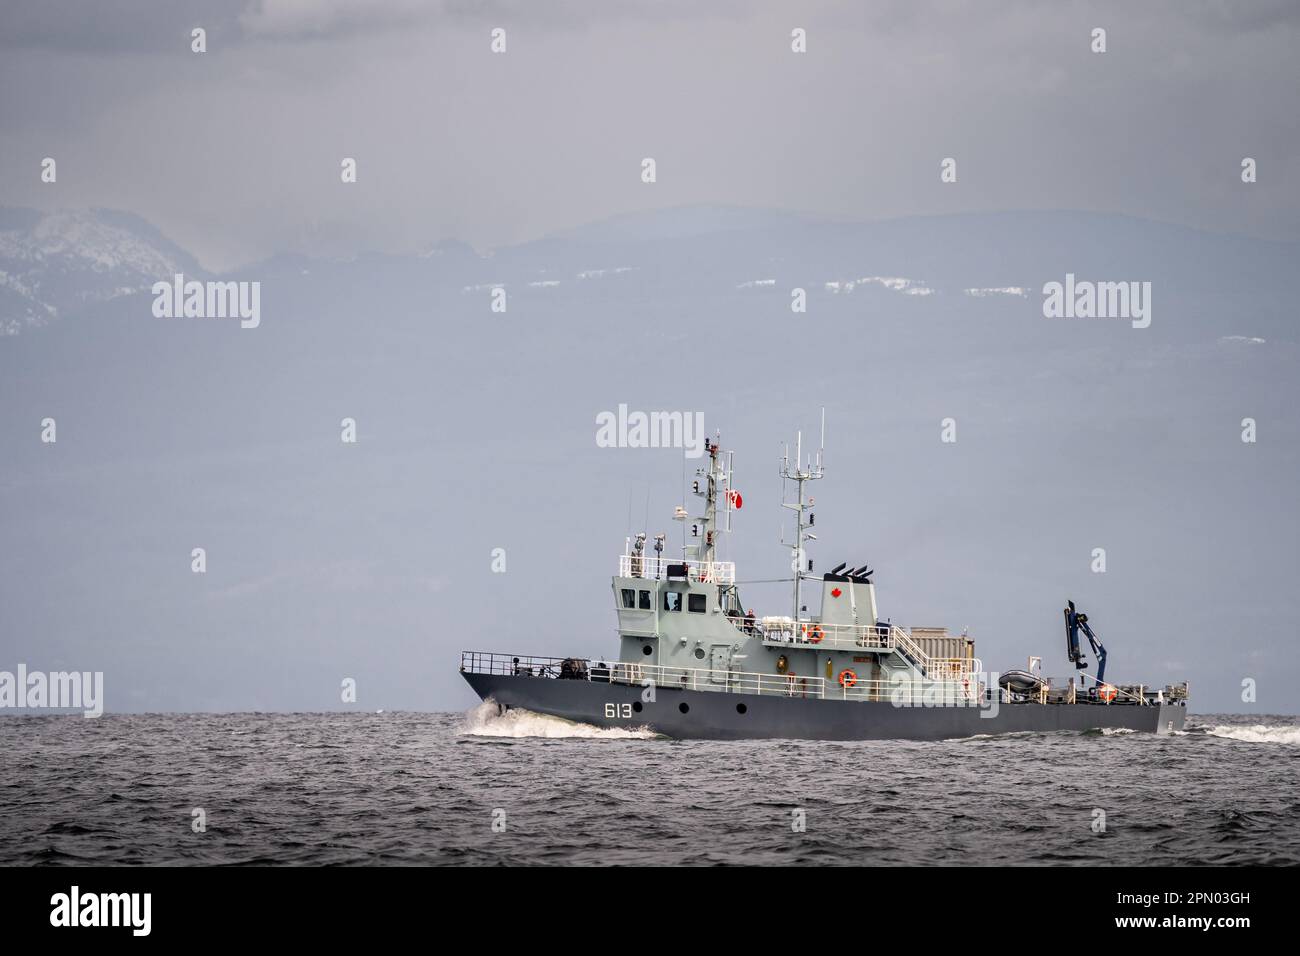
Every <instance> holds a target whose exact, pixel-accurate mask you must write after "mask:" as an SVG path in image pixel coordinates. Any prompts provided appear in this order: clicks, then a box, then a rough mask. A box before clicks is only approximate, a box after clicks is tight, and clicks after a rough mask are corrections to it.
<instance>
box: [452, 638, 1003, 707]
mask: <svg viewBox="0 0 1300 956" xmlns="http://www.w3.org/2000/svg"><path fill="white" fill-rule="evenodd" d="M578 660H579V659H577V658H562V657H529V656H525V655H519V654H492V653H485V652H480V651H464V652H462V653H461V656H460V669H461V670H462V671H466V672H468V673H473V674H499V675H507V676H525V677H553V678H559V677H561V675H562V673H563V665H564V664H565V662H566V661H570V662H573V661H578ZM580 663H582V664H583V665H584V666H585V671H586V677H585V678H584V679H586V680H588V681H594V682H597V683H599V682H608V683H611V684H625V685H630V686H634V687H652V686H653V687H659V688H665V689H668V688H679V689H683V690H702V691H718V692H723V693H732V694H757V695H759V696H763V697H803V698H814V699H818V700H857V701H884V702H888V703H893V704H896V705H898V706H953V705H956V704H965V705H970V704H973V703H974V702H976V700H977V699H978V696H979V694H980V687H979V684H978V682H977V681H976V680H975V679H974V675H972V676H971V677H969V678H966V679H962V680H945V681H935V680H915V681H914V680H855V681H854V682H853V683H851V684H841V683H839V682H838V681H834V680H827V679H826V678H824V677H816V676H811V675H803V674H761V673H757V672H751V671H737V670H732V669H730V668H714V667H672V666H668V665H663V664H633V663H627V662H622V661H613V662H608V663H607V662H605V661H598V662H593V661H590V660H581V661H580Z"/></svg>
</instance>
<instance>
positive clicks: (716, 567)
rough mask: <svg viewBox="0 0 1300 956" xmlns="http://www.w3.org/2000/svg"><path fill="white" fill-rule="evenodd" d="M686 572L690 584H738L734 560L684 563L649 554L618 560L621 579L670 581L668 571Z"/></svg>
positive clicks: (678, 559) (630, 555) (625, 556)
mask: <svg viewBox="0 0 1300 956" xmlns="http://www.w3.org/2000/svg"><path fill="white" fill-rule="evenodd" d="M683 569H684V570H685V572H686V577H687V579H688V580H690V581H697V582H699V583H700V584H735V583H736V563H735V562H734V561H684V560H682V559H680V558H665V557H660V556H655V557H650V556H649V555H645V554H631V553H628V554H621V555H619V558H618V576H619V577H620V578H651V579H655V580H666V579H667V578H668V572H669V571H672V572H673V574H674V575H675V576H676V575H679V574H680V572H681V571H682V570H683Z"/></svg>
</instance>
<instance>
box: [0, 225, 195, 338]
mask: <svg viewBox="0 0 1300 956" xmlns="http://www.w3.org/2000/svg"><path fill="white" fill-rule="evenodd" d="M177 272H184V273H186V274H187V275H194V276H201V275H203V274H204V273H203V270H202V269H201V268H200V267H199V265H198V263H197V262H195V261H194V259H193V258H192V257H191V256H190V255H189V254H188V253H186V252H185V251H184V250H182V249H181V248H180V247H178V246H177V245H176V244H175V243H173V242H171V241H170V240H168V239H167V238H166V237H165V236H163V235H162V233H160V232H159V231H158V230H157V229H155V228H154V227H153V226H151V225H150V224H149V223H147V222H145V221H144V220H143V219H140V218H139V217H137V216H132V215H130V214H128V213H122V212H115V211H112V210H105V209H92V210H58V211H54V212H38V211H36V210H33V209H0V335H15V334H17V333H18V332H20V331H22V330H23V329H24V328H28V327H31V326H35V325H42V324H44V323H46V322H49V321H50V320H52V319H56V318H58V317H59V316H61V315H66V314H68V313H71V312H76V311H78V310H79V309H81V308H84V307H86V306H88V305H93V304H94V303H98V302H105V301H107V300H109V299H114V298H117V297H118V296H121V295H130V294H132V293H135V292H141V291H147V290H148V289H149V287H150V286H151V285H152V284H153V283H154V282H157V281H158V280H159V279H164V278H167V277H169V276H172V275H174V274H175V273H177Z"/></svg>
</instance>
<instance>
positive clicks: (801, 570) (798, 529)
mask: <svg viewBox="0 0 1300 956" xmlns="http://www.w3.org/2000/svg"><path fill="white" fill-rule="evenodd" d="M825 430H826V410H825V409H824V408H823V409H822V436H823V438H822V441H823V445H824V444H825ZM823 477H825V470H824V469H823V467H822V452H821V451H820V450H819V451H818V452H817V463H816V465H814V464H813V462H812V459H811V458H810V459H809V461H808V465H807V467H806V468H805V467H804V463H803V432H802V431H799V432H797V433H796V435H795V453H794V470H793V471H792V470H791V469H790V448H789V446H788V445H787V446H786V451H785V456H784V457H783V458H782V459H781V479H782V490H783V491H784V487H785V485H784V483H785V482H787V481H793V482H794V483H795V497H794V500H793V501H784V500H782V502H781V507H783V508H789V509H790V510H791V511H793V512H794V514H795V536H794V542H793V543H792V544H791V545H790V555H791V559H790V570H792V571H793V572H794V614H793V615H792V616H793V617H794V619H795V620H796V621H797V620H799V589H800V584H801V583H802V581H803V578H804V576H805V575H806V574H808V573H809V572H810V571H811V565H810V563H809V562H807V559H806V557H805V555H804V550H803V546H804V542H805V541H816V540H817V536H816V535H814V534H812V533H811V532H809V531H806V530H804V529H805V528H806V527H808V526H810V525H805V523H804V511H805V510H806V509H808V508H809V507H811V506H812V503H813V502H812V499H811V498H809V499H806V500H805V498H804V487H803V486H804V483H805V482H808V481H817V480H819V479H821V478H823ZM784 497H785V496H784V494H783V495H782V498H784ZM781 539H782V543H783V544H784V542H785V532H784V529H782V534H781Z"/></svg>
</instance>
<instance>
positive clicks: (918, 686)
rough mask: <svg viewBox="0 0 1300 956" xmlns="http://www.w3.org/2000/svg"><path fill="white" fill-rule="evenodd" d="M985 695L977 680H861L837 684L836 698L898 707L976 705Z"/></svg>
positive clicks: (834, 693) (830, 694)
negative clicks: (845, 684)
mask: <svg viewBox="0 0 1300 956" xmlns="http://www.w3.org/2000/svg"><path fill="white" fill-rule="evenodd" d="M982 695H983V687H982V685H981V684H980V683H979V681H977V680H975V679H974V678H964V679H962V680H902V679H899V680H894V679H890V680H859V681H856V682H855V683H853V684H851V685H847V686H841V685H836V686H835V687H834V688H833V690H832V691H831V693H829V694H828V695H827V696H829V697H830V698H832V699H835V698H839V699H842V700H859V701H878V702H882V703H890V704H894V705H895V706H898V707H954V706H968V707H969V706H974V705H975V704H977V703H978V702H979V701H980V700H981V697H982Z"/></svg>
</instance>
